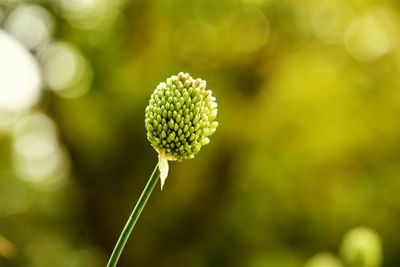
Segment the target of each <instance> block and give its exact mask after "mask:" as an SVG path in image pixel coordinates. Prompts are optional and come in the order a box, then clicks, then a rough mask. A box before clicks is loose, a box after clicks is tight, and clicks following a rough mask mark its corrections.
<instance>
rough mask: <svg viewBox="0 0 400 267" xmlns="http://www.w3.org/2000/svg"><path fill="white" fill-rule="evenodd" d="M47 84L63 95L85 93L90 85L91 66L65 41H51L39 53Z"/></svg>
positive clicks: (77, 95)
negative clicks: (51, 42)
mask: <svg viewBox="0 0 400 267" xmlns="http://www.w3.org/2000/svg"><path fill="white" fill-rule="evenodd" d="M40 59H41V62H42V67H43V76H44V79H45V82H46V84H47V86H48V87H49V88H50V89H52V90H53V91H55V92H56V93H57V94H59V95H61V96H63V97H69V98H75V97H79V96H82V95H83V94H85V93H86V92H87V91H88V90H89V89H90V85H91V79H92V75H91V68H90V65H89V63H88V62H87V61H86V59H85V58H84V57H83V56H82V55H81V54H80V53H79V52H78V51H77V50H76V49H75V48H74V47H72V46H71V45H69V44H67V43H61V42H60V43H53V44H51V45H49V46H48V47H46V48H45V49H44V50H43V52H42V53H41V55H40Z"/></svg>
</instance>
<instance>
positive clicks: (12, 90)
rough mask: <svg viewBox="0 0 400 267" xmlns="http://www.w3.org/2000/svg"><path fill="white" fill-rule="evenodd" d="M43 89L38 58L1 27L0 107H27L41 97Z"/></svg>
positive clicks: (16, 110) (13, 110)
mask: <svg viewBox="0 0 400 267" xmlns="http://www.w3.org/2000/svg"><path fill="white" fill-rule="evenodd" d="M21 77H23V78H21ZM40 91H41V75H40V70H39V67H38V64H37V62H36V60H35V58H34V57H33V56H32V55H31V54H30V53H29V51H28V50H27V49H26V48H25V47H24V46H23V45H22V44H21V43H19V42H18V41H17V40H15V39H14V38H13V37H11V36H10V35H9V34H7V33H6V32H4V31H2V30H0V109H3V110H6V111H10V112H19V111H24V110H27V109H29V108H31V107H33V106H34V105H35V104H36V103H37V102H38V101H39V96H40Z"/></svg>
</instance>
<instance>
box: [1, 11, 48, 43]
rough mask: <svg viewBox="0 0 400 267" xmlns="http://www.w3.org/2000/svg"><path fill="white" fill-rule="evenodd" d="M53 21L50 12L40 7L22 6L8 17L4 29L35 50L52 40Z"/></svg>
mask: <svg viewBox="0 0 400 267" xmlns="http://www.w3.org/2000/svg"><path fill="white" fill-rule="evenodd" d="M53 23H54V22H53V19H52V17H51V15H50V14H49V12H48V11H47V10H46V9H44V8H43V7H41V6H38V5H20V6H18V7H17V8H15V9H14V10H13V11H12V12H11V14H10V15H9V16H8V17H7V19H6V21H5V23H4V28H5V29H6V30H7V31H8V32H10V33H11V34H12V35H13V36H15V37H16V38H17V39H18V40H20V41H21V42H22V43H23V44H25V45H26V46H27V47H28V48H30V49H32V50H35V49H38V48H40V47H41V46H42V45H44V44H45V43H46V42H48V41H49V40H50V37H51V34H52V31H53Z"/></svg>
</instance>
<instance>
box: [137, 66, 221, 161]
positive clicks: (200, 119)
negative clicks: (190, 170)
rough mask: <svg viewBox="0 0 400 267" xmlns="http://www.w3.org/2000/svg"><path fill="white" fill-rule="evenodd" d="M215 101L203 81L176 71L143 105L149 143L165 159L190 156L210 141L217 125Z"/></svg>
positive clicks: (188, 157) (192, 156) (189, 157)
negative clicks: (145, 104) (145, 106)
mask: <svg viewBox="0 0 400 267" xmlns="http://www.w3.org/2000/svg"><path fill="white" fill-rule="evenodd" d="M216 116H217V103H216V99H215V97H213V96H212V91H211V90H206V82H205V81H204V80H202V79H200V78H197V79H193V78H192V77H191V76H190V75H189V74H188V73H183V72H180V73H179V74H178V75H174V76H171V77H170V78H168V79H167V81H166V82H162V83H160V84H159V85H158V86H157V88H156V89H155V90H154V92H153V94H152V95H151V98H150V102H149V105H148V106H147V108H146V116H145V127H146V130H147V139H148V140H149V141H150V143H151V145H152V146H153V147H154V148H155V149H156V150H157V151H158V152H159V153H160V154H162V155H164V156H165V157H166V158H167V159H168V160H179V161H181V160H182V159H191V158H194V156H195V155H196V154H197V153H198V152H199V151H200V149H201V147H202V146H203V145H207V144H208V143H209V142H210V139H209V138H208V137H209V136H211V135H212V134H213V133H214V132H215V130H216V128H217V126H218V122H217V121H215V118H216Z"/></svg>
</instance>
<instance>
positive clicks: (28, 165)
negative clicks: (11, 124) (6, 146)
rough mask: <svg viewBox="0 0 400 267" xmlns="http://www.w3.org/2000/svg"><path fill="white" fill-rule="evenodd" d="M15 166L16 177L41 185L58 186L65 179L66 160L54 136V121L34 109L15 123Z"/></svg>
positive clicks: (55, 134)
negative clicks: (33, 111)
mask: <svg viewBox="0 0 400 267" xmlns="http://www.w3.org/2000/svg"><path fill="white" fill-rule="evenodd" d="M13 151H14V166H15V169H16V170H15V171H16V173H17V175H18V177H19V178H21V179H22V180H24V181H28V182H32V183H33V184H36V185H38V186H39V187H41V188H43V189H49V190H51V189H57V188H59V187H60V186H61V185H63V184H64V182H65V177H66V174H67V173H66V172H67V166H68V161H67V157H66V155H65V152H64V151H63V150H62V148H61V147H60V145H59V144H58V140H57V133H56V128H55V125H54V123H53V122H52V121H51V119H50V118H49V117H47V116H46V115H44V114H42V113H39V112H35V113H32V114H28V115H26V116H25V117H23V118H21V120H20V121H19V122H17V124H16V125H15V129H14V139H13Z"/></svg>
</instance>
